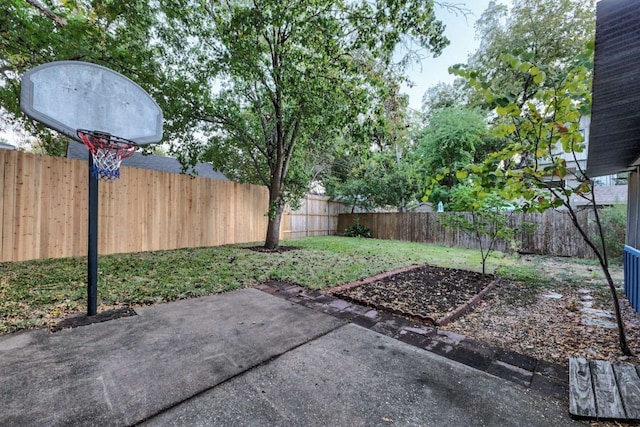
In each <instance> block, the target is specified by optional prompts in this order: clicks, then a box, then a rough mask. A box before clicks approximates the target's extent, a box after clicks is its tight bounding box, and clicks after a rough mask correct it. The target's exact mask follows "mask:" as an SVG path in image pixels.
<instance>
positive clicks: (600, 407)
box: [589, 360, 626, 419]
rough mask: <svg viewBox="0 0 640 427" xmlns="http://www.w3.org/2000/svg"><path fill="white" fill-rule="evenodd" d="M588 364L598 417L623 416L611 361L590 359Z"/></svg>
mask: <svg viewBox="0 0 640 427" xmlns="http://www.w3.org/2000/svg"><path fill="white" fill-rule="evenodd" d="M589 365H590V367H591V373H592V377H593V391H594V394H595V397H596V405H597V409H596V411H597V413H598V417H599V418H613V419H623V418H625V417H626V415H625V413H624V408H623V406H622V399H621V398H620V392H619V391H618V386H617V384H616V378H615V375H614V374H613V368H612V367H611V363H609V362H605V361H602V360H591V361H590V362H589Z"/></svg>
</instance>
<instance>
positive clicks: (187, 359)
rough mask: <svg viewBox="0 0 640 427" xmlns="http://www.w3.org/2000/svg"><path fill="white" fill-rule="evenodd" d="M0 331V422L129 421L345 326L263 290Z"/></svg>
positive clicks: (77, 423)
mask: <svg viewBox="0 0 640 427" xmlns="http://www.w3.org/2000/svg"><path fill="white" fill-rule="evenodd" d="M136 312H138V314H139V315H138V316H133V317H127V318H122V319H118V320H112V321H109V322H105V323H99V324H93V325H88V326H83V327H79V328H74V329H68V330H63V331H60V332H57V333H55V334H49V333H48V332H47V331H45V330H38V331H30V332H25V333H18V334H12V335H8V336H4V337H0V378H2V380H1V381H0V401H1V402H2V409H1V410H0V425H1V426H96V425H100V426H108V425H131V424H135V423H136V422H139V421H141V420H144V419H146V418H148V417H150V416H152V415H154V414H156V413H158V412H160V411H162V410H164V409H166V408H168V407H171V406H173V405H175V404H176V403H178V402H182V401H184V400H186V399H188V398H190V397H192V396H194V395H197V394H198V393H201V392H202V391H205V390H209V389H211V388H212V387H214V386H215V385H217V384H220V383H222V382H224V381H225V380H227V379H229V378H231V377H233V376H235V375H238V374H239V373H242V372H244V371H246V370H247V369H250V368H252V367H254V366H256V365H259V364H261V363H264V362H266V361H268V360H270V359H272V358H274V357H276V356H278V355H281V354H283V353H284V352H286V351H289V350H291V349H293V348H295V347H297V346H299V345H301V344H304V343H305V342H308V341H309V340H312V339H314V338H316V337H318V336H321V335H323V334H326V333H327V332H329V331H331V330H333V329H335V328H336V327H339V326H340V325H343V324H344V322H342V321H340V320H338V319H335V318H333V317H330V316H327V315H324V314H322V313H317V312H314V311H312V310H309V309H307V308H305V307H302V306H299V305H296V304H293V303H291V302H288V301H284V300H282V299H278V298H275V297H272V296H270V295H267V294H265V293H263V292H260V291H258V290H255V289H245V290H240V291H236V292H230V293H226V294H220V295H216V296H212V297H205V298H198V299H191V300H184V301H179V302H174V303H169V304H162V305H158V306H153V307H148V308H141V309H136Z"/></svg>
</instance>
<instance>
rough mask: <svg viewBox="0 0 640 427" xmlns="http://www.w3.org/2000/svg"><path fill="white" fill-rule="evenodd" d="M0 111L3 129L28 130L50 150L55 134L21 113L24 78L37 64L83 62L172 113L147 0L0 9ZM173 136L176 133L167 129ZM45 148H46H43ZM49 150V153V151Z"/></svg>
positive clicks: (19, 2)
mask: <svg viewBox="0 0 640 427" xmlns="http://www.w3.org/2000/svg"><path fill="white" fill-rule="evenodd" d="M0 15H1V16H2V19H1V20H0V110H1V113H2V115H3V119H4V121H5V124H9V125H11V124H13V125H15V126H17V127H20V128H24V129H26V130H27V131H28V132H29V133H31V134H33V135H34V136H37V137H39V138H40V139H41V141H43V142H44V143H45V144H47V143H49V144H52V146H51V150H53V151H54V152H55V151H56V150H59V147H56V142H57V141H59V139H58V138H56V137H57V135H55V134H53V133H51V132H49V131H48V130H45V129H44V128H43V127H42V126H41V125H39V124H37V123H35V122H34V121H32V120H31V119H28V118H26V117H25V116H24V115H23V114H22V113H21V112H20V106H19V99H20V96H19V94H20V79H21V77H22V75H23V74H24V72H25V71H27V70H28V69H30V68H32V67H35V66H37V65H40V64H43V63H46V62H51V61H60V60H82V61H88V62H94V63H97V64H100V65H104V66H106V67H108V68H111V69H113V70H116V71H118V72H120V73H122V74H124V75H126V76H127V77H129V78H131V79H132V80H134V81H136V82H137V83H139V84H140V85H141V86H142V87H144V88H145V89H146V90H147V91H149V92H150V93H151V95H152V96H153V97H154V98H156V100H157V101H158V102H159V103H160V105H161V107H162V108H163V110H170V109H171V108H172V103H170V102H168V101H169V100H171V99H172V96H171V93H172V91H173V89H172V88H173V85H172V84H169V81H168V80H167V75H166V73H165V71H164V69H163V67H162V65H161V58H162V56H163V51H162V47H161V46H160V45H159V44H158V43H157V41H156V38H155V28H156V26H157V24H158V20H157V17H158V14H157V10H156V9H154V8H152V7H150V5H149V2H148V1H147V0H132V1H126V2H118V1H108V0H102V1H92V2H78V1H65V2H49V1H47V2H39V1H29V2H26V1H23V0H6V1H3V2H2V3H1V4H0ZM167 130H168V132H169V135H170V134H171V131H172V128H171V127H168V129H167ZM45 148H46V147H45ZM51 150H49V151H51Z"/></svg>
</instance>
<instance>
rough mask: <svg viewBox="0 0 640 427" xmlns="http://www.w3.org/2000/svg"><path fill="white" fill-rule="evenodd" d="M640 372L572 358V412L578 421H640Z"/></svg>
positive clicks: (635, 368) (607, 363)
mask: <svg viewBox="0 0 640 427" xmlns="http://www.w3.org/2000/svg"><path fill="white" fill-rule="evenodd" d="M639 372H640V371H639V370H638V368H637V367H634V366H631V365H624V364H611V363H609V362H605V361H601V360H586V359H584V358H582V357H573V358H571V359H569V413H570V414H571V416H573V417H575V418H595V419H600V420H625V421H638V420H640V374H639Z"/></svg>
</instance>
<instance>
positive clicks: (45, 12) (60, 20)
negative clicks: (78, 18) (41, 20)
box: [25, 0, 67, 27]
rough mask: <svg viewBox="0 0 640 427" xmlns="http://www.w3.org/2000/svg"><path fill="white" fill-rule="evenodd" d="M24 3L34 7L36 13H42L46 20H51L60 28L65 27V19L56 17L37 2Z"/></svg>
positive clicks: (33, 0)
mask: <svg viewBox="0 0 640 427" xmlns="http://www.w3.org/2000/svg"><path fill="white" fill-rule="evenodd" d="M25 1H26V2H27V3H29V4H30V5H31V6H33V7H35V8H36V9H38V11H39V12H40V13H42V14H43V15H44V16H46V17H47V18H49V19H51V20H52V21H53V22H55V23H56V24H58V25H59V26H60V27H64V26H65V25H67V20H66V19H64V18H61V17H59V16H58V15H56V14H55V13H53V12H51V11H50V10H49V9H47V8H46V7H45V6H44V5H43V4H42V3H40V2H39V1H38V0H25Z"/></svg>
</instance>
